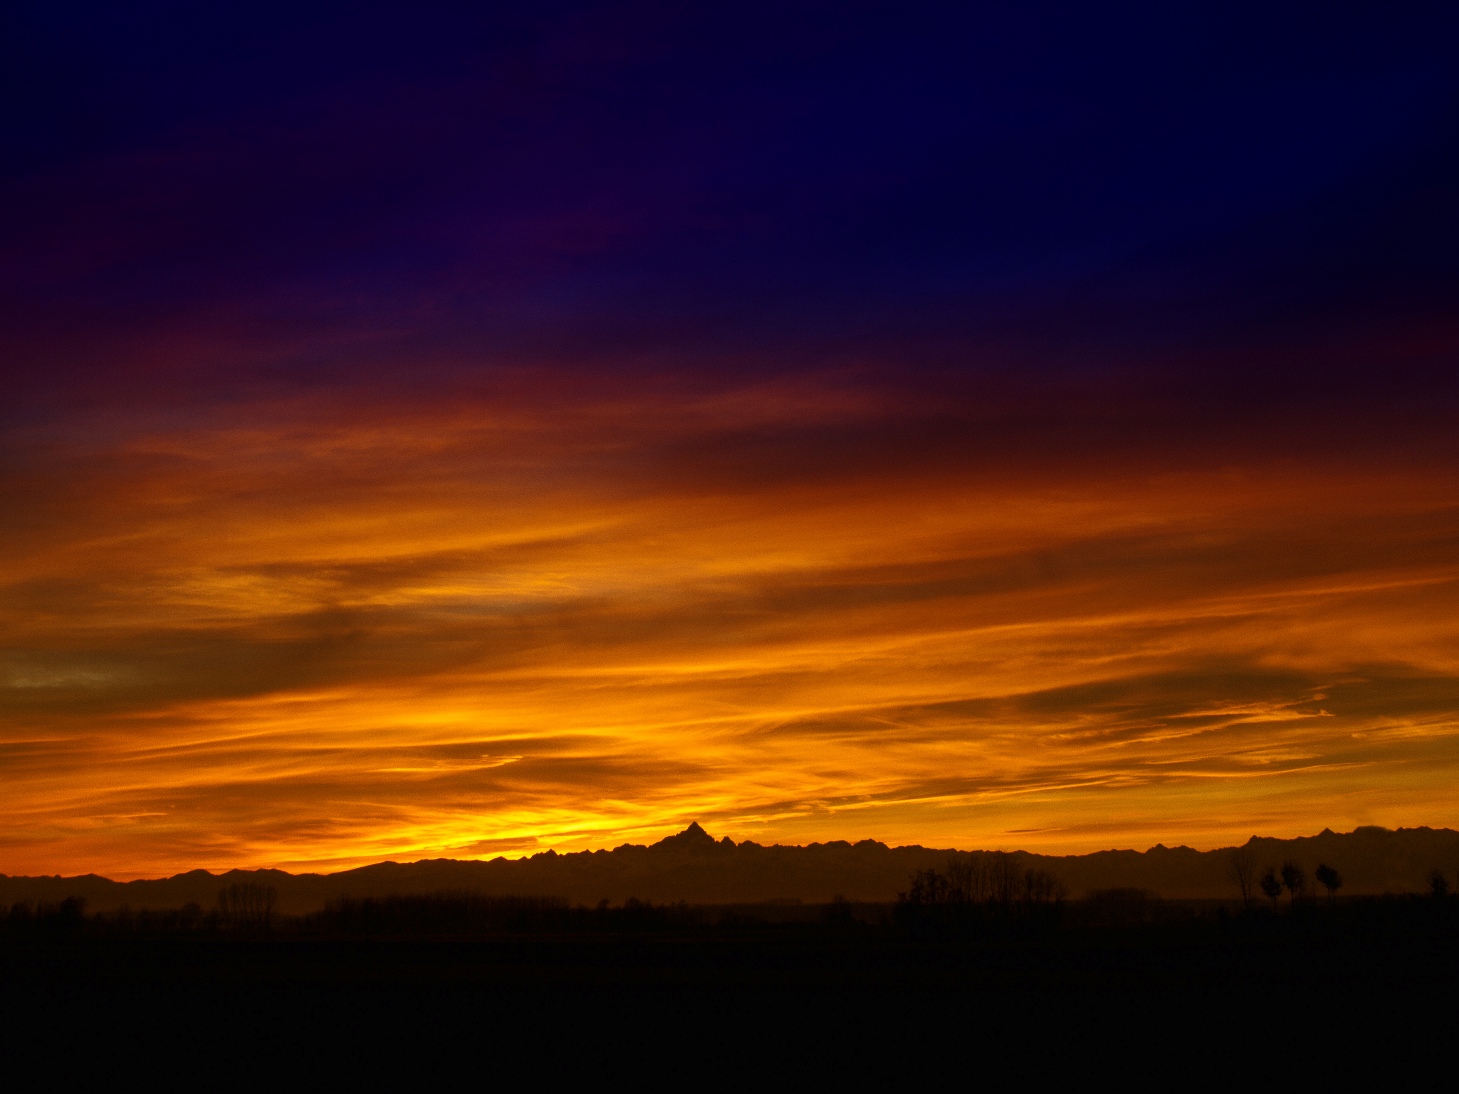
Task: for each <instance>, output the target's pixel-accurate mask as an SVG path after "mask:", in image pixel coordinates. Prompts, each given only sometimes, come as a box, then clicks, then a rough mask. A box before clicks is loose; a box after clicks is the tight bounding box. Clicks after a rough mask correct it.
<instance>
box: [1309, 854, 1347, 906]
mask: <svg viewBox="0 0 1459 1094" xmlns="http://www.w3.org/2000/svg"><path fill="white" fill-rule="evenodd" d="M1313 874H1314V876H1316V878H1317V883H1318V884H1319V885H1321V886H1322V887H1323V888H1324V889H1326V890H1327V904H1328V907H1331V906H1332V905H1333V904H1335V903H1337V891H1338V890H1339V889H1341V888H1342V875H1341V874H1340V873H1338V872H1337V871H1336V870H1334V869H1333V868H1332V867H1331V866H1329V865H1328V864H1327V863H1325V862H1321V863H1318V865H1317V869H1316V870H1314V871H1313Z"/></svg>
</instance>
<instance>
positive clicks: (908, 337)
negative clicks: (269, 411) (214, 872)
mask: <svg viewBox="0 0 1459 1094" xmlns="http://www.w3.org/2000/svg"><path fill="white" fill-rule="evenodd" d="M9 24H10V25H9V27H8V29H7V30H6V32H5V35H4V37H5V39H6V42H7V46H6V54H7V56H6V58H5V64H4V67H5V70H6V72H7V77H6V82H7V88H6V95H7V98H8V99H9V101H10V103H11V106H10V109H9V114H10V117H11V120H12V126H11V130H10V132H11V138H10V140H9V142H8V144H7V148H6V153H5V192H6V201H5V205H6V208H7V209H8V213H7V214H6V217H5V220H6V223H5V236H6V239H7V245H6V251H7V255H8V258H7V261H6V263H5V271H4V273H5V280H6V296H7V299H8V301H9V304H8V305H7V306H6V313H7V314H6V316H5V325H6V329H7V331H8V332H9V334H10V336H11V337H13V338H17V339H18V341H17V343H16V346H15V349H16V351H17V352H13V353H11V354H9V355H8V356H10V357H11V361H12V364H11V366H10V367H12V368H13V367H16V364H17V362H24V364H23V365H20V367H22V368H36V367H40V368H53V367H55V365H56V364H57V363H59V362H60V361H64V362H66V364H67V365H69V364H72V363H74V364H78V365H83V366H87V367H89V368H96V367H101V368H103V370H105V366H104V365H102V364H101V363H100V362H99V361H98V360H97V357H98V355H103V356H105V355H108V354H110V355H112V356H114V355H115V347H116V346H117V345H118V344H120V343H128V342H129V340H130V339H134V338H143V339H147V338H149V337H151V334H152V332H154V331H156V330H157V329H159V328H161V329H172V330H178V329H193V328H204V329H208V330H226V331H232V332H234V333H235V335H236V336H237V337H239V338H242V339H245V340H255V339H260V338H261V339H264V340H265V341H267V342H269V343H270V344H274V343H279V344H283V345H287V346H291V347H293V348H292V349H289V348H286V349H282V350H272V351H270V352H269V353H268V354H267V356H269V357H270V358H272V359H273V360H274V361H275V362H276V363H277V364H278V365H280V366H281V367H283V368H284V369H285V370H286V371H287V370H290V369H297V370H304V371H308V370H310V369H318V368H322V367H325V366H326V365H327V363H328V362H329V361H330V360H331V358H332V357H333V356H335V354H336V353H338V352H339V348H338V347H339V346H340V345H349V346H352V347H355V348H354V349H353V350H352V351H351V352H352V353H353V354H354V355H355V357H356V359H358V356H359V353H358V346H359V344H360V341H361V338H362V337H364V339H365V340H366V341H367V342H368V343H369V344H370V346H371V351H370V353H371V354H372V355H376V354H378V355H379V357H380V360H381V361H382V362H388V361H389V360H391V359H392V357H394V356H395V355H396V354H404V355H407V356H408V355H412V354H414V355H416V356H418V355H419V349H420V346H421V344H422V343H423V342H427V343H429V344H431V345H432V346H435V347H446V348H447V352H448V354H449V355H450V356H452V357H453V358H458V359H465V360H475V361H479V362H481V363H489V362H491V361H493V360H499V359H503V358H516V359H520V358H522V357H524V356H525V357H541V358H545V359H550V360H554V361H561V360H564V359H573V360H580V361H583V362H599V363H602V362H607V361H613V360H626V359H632V358H636V357H639V356H641V355H644V354H647V355H649V356H650V357H652V358H654V359H663V357H664V355H670V356H672V357H676V358H678V359H679V360H681V361H682V362H683V367H692V366H694V365H695V364H696V363H698V364H701V365H702V364H707V363H710V362H718V363H719V367H734V368H740V369H755V370H759V369H770V370H772V371H775V370H781V369H785V368H797V367H803V366H804V365H805V364H806V363H807V362H815V361H825V360H835V359H837V358H843V357H845V356H846V355H848V354H851V355H859V356H862V357H867V356H870V357H873V358H875V359H876V360H877V361H879V362H883V363H887V364H890V365H894V366H897V367H902V368H906V367H911V368H914V369H925V368H929V367H935V368H938V369H943V370H945V369H949V368H951V369H953V370H957V369H967V368H981V369H987V368H999V367H1012V368H1014V369H1017V370H1028V369H1056V370H1065V369H1069V368H1074V369H1076V370H1083V369H1090V368H1095V369H1101V368H1108V367H1112V366H1118V367H1130V366H1132V365H1134V366H1138V367H1141V368H1144V367H1151V368H1154V369H1156V370H1157V371H1159V370H1162V369H1167V368H1187V369H1189V368H1192V367H1196V366H1197V365H1198V364H1200V360H1199V359H1198V358H1199V357H1200V355H1201V354H1204V353H1206V352H1207V351H1209V350H1211V349H1212V348H1213V347H1214V348H1215V349H1216V350H1217V351H1218V352H1224V353H1228V354H1229V353H1234V354H1237V355H1251V354H1257V355H1259V356H1261V357H1263V359H1264V361H1265V362H1266V363H1265V365H1264V367H1266V368H1271V367H1273V364H1272V360H1271V358H1272V354H1273V351H1274V348H1275V349H1276V350H1278V351H1280V353H1288V354H1290V352H1291V351H1292V348H1293V343H1294V342H1295V343H1296V344H1297V345H1298V346H1308V345H1312V346H1316V345H1326V344H1327V343H1329V342H1330V341H1331V340H1332V337H1333V334H1334V331H1335V330H1336V329H1339V328H1340V329H1341V330H1342V331H1343V332H1345V335H1346V336H1348V337H1350V338H1355V339H1357V340H1358V341H1360V342H1362V343H1363V344H1364V345H1367V344H1369V343H1373V342H1374V340H1375V339H1376V341H1377V343H1381V344H1383V345H1384V346H1385V347H1388V348H1387V349H1385V350H1384V351H1383V352H1389V353H1391V352H1394V348H1393V346H1392V342H1393V334H1394V328H1395V325H1397V326H1399V327H1401V328H1402V329H1403V330H1404V331H1411V330H1414V329H1417V328H1422V329H1426V330H1427V329H1430V328H1432V327H1433V326H1434V325H1436V324H1437V325H1439V326H1441V327H1444V326H1447V324H1448V320H1447V312H1448V310H1449V299H1450V294H1451V293H1452V290H1453V287H1454V282H1455V273H1456V255H1459V247H1456V244H1459V223H1456V217H1455V213H1454V196H1455V193H1456V182H1459V146H1456V136H1455V135H1456V133H1459V127H1456V125H1455V120H1456V110H1455V107H1456V102H1459V99H1456V93H1459V66H1455V65H1454V64H1453V45H1454V34H1453V32H1454V30H1455V28H1456V20H1455V18H1454V16H1453V14H1452V9H1448V10H1447V11H1446V10H1445V8H1444V7H1443V6H1439V5H1435V6H1433V7H1431V8H1427V9H1425V8H1412V9H1404V10H1398V9H1394V8H1391V7H1384V8H1373V9H1370V10H1369V11H1367V12H1362V11H1356V10H1353V9H1348V8H1343V9H1335V8H1331V7H1321V6H1315V5H1314V6H1310V7H1300V8H1297V7H1289V8H1285V9H1278V10H1274V9H1272V8H1271V7H1268V6H1261V7H1255V6H1254V7H1251V8H1247V9H1239V8H1237V7H1235V6H1232V5H1226V4H1223V5H1208V6H1189V5H1179V6H1170V5H1148V6H1144V7H1125V8H1119V9H1115V8H1107V9H1099V10H1096V9H1091V8H1088V7H1087V6H1081V5H1062V6H1061V5H1032V4H1006V5H995V4H983V5H950V4H949V5H909V4H894V5H892V4H884V5H878V4H859V5H846V4H835V5H833V4H788V5H787V4H774V5H761V6H756V5H733V6H720V5H714V6H708V5H705V6H694V5H687V6H686V5H675V4H615V5H570V4H559V5H549V4H520V5H509V4H491V5H477V4H460V5H439V4H438V5H408V6H407V5H399V6H386V5H374V6H361V5H340V6H338V7H333V8H329V7H325V6H319V5H313V6H311V5H304V6H303V7H302V8H301V7H300V6H298V5H280V6H275V7H270V6H267V5H258V4H249V5H237V6H229V5H206V6H203V7H199V6H197V5H182V4H176V5H173V4H150V5H149V4H144V5H126V6H118V5H99V6H96V5H33V6H32V7H31V8H30V9H29V10H24V9H18V8H12V13H11V15H10V17H9ZM362 332H363V334H362ZM1400 340H1402V339H1400ZM1430 340H1431V339H1430ZM1426 344H1427V343H1426ZM391 346H394V347H396V349H393V350H392V349H390V348H389V347H391ZM1324 352H1325V353H1328V354H1329V356H1330V355H1331V349H1330V347H1329V348H1328V349H1325V350H1320V351H1319V355H1321V353H1324ZM1398 352H1400V354H1407V355H1409V356H1410V357H1411V356H1412V351H1411V348H1410V349H1404V350H1400V351H1398ZM1193 354H1194V356H1193ZM1292 360H1293V361H1295V362H1296V364H1293V365H1292V367H1294V368H1295V367H1299V366H1300V368H1301V370H1302V371H1304V372H1305V370H1306V369H1307V368H1308V367H1310V366H1311V362H1310V361H1308V362H1306V363H1303V361H1304V354H1303V353H1302V352H1300V351H1299V352H1297V353H1296V355H1295V357H1294V358H1292ZM729 361H733V362H735V364H734V365H733V366H728V365H726V362H729ZM1234 363H1235V359H1234V358H1230V357H1227V358H1226V359H1225V364H1224V366H1221V367H1231V366H1233V365H1234ZM1334 363H1336V362H1334ZM1390 363H1396V362H1390ZM1409 364H1410V365H1412V364H1413V362H1412V361H1409ZM63 367H66V366H63ZM1344 367H1347V368H1359V369H1361V368H1362V367H1364V362H1363V361H1362V360H1361V358H1360V359H1358V360H1347V361H1345V362H1344Z"/></svg>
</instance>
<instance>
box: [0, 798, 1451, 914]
mask: <svg viewBox="0 0 1459 1094" xmlns="http://www.w3.org/2000/svg"><path fill="white" fill-rule="evenodd" d="M1241 846H1242V847H1243V848H1247V849H1249V851H1250V857H1251V859H1252V861H1253V863H1254V864H1255V866H1256V868H1257V870H1258V871H1259V870H1260V869H1262V868H1263V867H1265V866H1268V865H1270V866H1279V865H1280V864H1281V863H1282V862H1283V861H1286V860H1287V859H1291V860H1292V861H1295V862H1297V863H1298V864H1299V865H1301V866H1302V867H1304V868H1305V869H1306V871H1307V873H1308V875H1309V877H1310V876H1311V874H1312V871H1313V870H1314V868H1315V867H1316V865H1317V864H1318V862H1326V863H1328V864H1330V865H1332V866H1334V867H1336V868H1337V869H1338V871H1339V872H1341V873H1342V874H1343V876H1344V879H1345V884H1344V887H1343V889H1342V892H1343V893H1344V894H1353V895H1357V894H1377V893H1384V892H1415V891H1419V890H1421V889H1423V888H1424V886H1425V884H1426V879H1427V876H1428V874H1429V872H1430V871H1432V870H1434V869H1441V870H1443V871H1444V872H1445V873H1446V874H1450V873H1454V872H1455V870H1456V869H1459V832H1455V831H1454V830H1452V829H1448V828H1437V829H1436V828H1430V827H1427V826H1423V827H1416V828H1398V829H1386V828H1379V827H1376V826H1372V825H1366V826H1360V827H1358V828H1355V829H1354V830H1353V831H1352V832H1348V833H1336V832H1333V831H1332V830H1331V829H1327V828H1324V829H1323V830H1322V831H1321V832H1319V833H1318V834H1317V835H1315V836H1298V837H1295V838H1292V839H1276V838H1273V837H1260V836H1252V837H1251V838H1250V839H1249V840H1248V841H1247V842H1246V843H1245V844H1242V845H1241ZM1233 850H1234V848H1231V847H1223V848H1216V849H1214V850H1211V851H1197V850H1195V849H1193V848H1190V847H1186V846H1183V845H1181V846H1176V847H1166V846H1165V845H1164V844H1161V843H1157V844H1156V845H1155V846H1153V847H1151V848H1149V849H1148V850H1146V851H1135V850H1132V849H1123V850H1105V851H1094V852H1090V853H1088V854H1084V855H1039V854H1034V853H1032V852H1028V851H1011V852H1007V854H1008V855H1009V856H1010V857H1011V858H1013V859H1014V860H1015V863H1016V864H1017V866H1018V868H1019V869H1020V870H1026V869H1027V870H1043V871H1045V872H1047V873H1049V874H1052V875H1053V876H1054V877H1056V878H1057V879H1058V880H1059V881H1061V882H1062V883H1063V884H1064V886H1065V888H1066V889H1067V891H1068V892H1069V895H1070V896H1072V897H1076V898H1077V897H1080V896H1083V895H1086V894H1088V893H1090V892H1093V891H1097V890H1101V889H1116V888H1129V889H1144V890H1147V891H1150V892H1154V893H1157V894H1159V895H1161V896H1164V897H1167V898H1173V899H1176V898H1184V899H1191V898H1205V899H1212V898H1225V899H1234V898H1235V897H1236V896H1237V892H1236V887H1235V884H1234V882H1233V881H1231V879H1230V876H1229V862H1230V855H1231V852H1232V851H1233ZM987 853H988V852H967V851H957V850H953V849H945V848H928V847H922V846H920V845H911V846H901V847H892V846H889V845H887V844H885V843H881V842H880V841H877V840H870V839H865V840H861V841H859V842H857V843H854V844H853V843H850V842H848V841H846V840H831V841H828V842H825V843H811V844H806V845H803V846H802V845H785V844H771V845H762V844H759V843H755V842H754V841H752V840H745V841H743V842H741V843H738V844H737V843H735V842H734V841H733V840H731V839H730V838H729V837H728V836H725V837H723V838H722V839H719V840H716V839H715V838H714V837H713V836H711V835H710V834H709V833H708V832H707V831H705V829H704V828H703V827H702V826H701V825H699V823H698V822H697V821H696V822H694V823H692V824H691V825H690V826H689V827H688V828H686V829H684V831H682V832H678V833H675V834H674V835H671V836H666V837H665V838H663V839H661V840H659V841H658V842H657V843H653V844H648V845H644V844H631V843H625V844H620V845H619V846H618V847H615V848H613V849H612V850H602V849H600V850H596V851H574V852H569V853H566V854H562V853H559V852H557V851H554V850H548V851H542V852H539V853H537V854H535V855H531V856H529V857H526V858H521V859H506V858H501V857H498V858H495V859H485V860H483V859H448V858H438V859H419V860H416V861H414V862H396V861H393V860H387V861H384V862H377V863H371V864H369V865H367V866H360V867H355V868H353V869H350V870H342V871H338V872H336V873H330V874H320V873H302V874H291V873H288V872H287V871H284V870H276V869H259V870H236V869H235V870H228V871H224V872H222V873H218V874H214V873H212V872H210V871H207V870H201V869H195V870H189V871H186V872H183V873H180V874H175V875H173V876H171V877H167V878H150V879H140V880H136V881H125V882H121V881H113V880H111V879H109V878H106V877H104V876H102V875H99V874H95V873H91V874H83V875H78V876H75V877H69V878H68V877H62V876H60V875H54V876H45V875H42V876H33V877H25V876H15V877H11V876H8V875H4V874H0V907H5V906H8V905H10V904H13V903H17V902H20V901H27V900H29V901H58V900H62V899H65V898H66V897H68V896H82V897H85V898H86V900H87V902H88V906H89V907H91V908H92V909H93V910H98V911H109V910H115V909H117V908H121V907H132V908H138V909H140V908H176V907H181V906H182V905H184V904H186V903H189V902H196V903H198V904H201V905H204V906H211V905H212V904H213V903H214V902H215V901H216V900H217V895H218V892H219V890H220V889H221V888H224V887H226V886H228V885H232V884H236V883H258V884H265V885H270V886H272V887H273V888H274V889H275V890H276V892H277V894H278V906H279V910H280V911H282V912H285V913H291V914H298V913H303V912H307V911H312V910H315V909H317V908H320V907H322V906H323V905H324V904H325V903H327V902H328V901H330V900H334V899H338V898H339V897H343V896H352V897H367V896H384V895H388V894H392V893H400V894H405V893H423V892H438V891H443V890H454V891H470V892H480V893H483V894H486V895H493V896H507V895H530V896H548V897H559V898H563V899H566V900H569V901H571V902H574V903H580V904H596V903H598V902H599V901H600V900H608V901H610V902H612V903H621V902H622V901H624V900H627V899H629V898H637V899H640V900H650V901H655V902H674V901H686V902H689V903H699V904H733V903H762V902H771V901H804V902H808V903H810V902H824V901H829V900H831V899H832V898H833V897H834V896H845V897H846V898H847V899H850V900H856V901H868V902H881V901H891V900H895V899H896V897H897V894H898V893H899V892H901V891H903V890H905V889H906V888H907V886H908V882H909V880H910V878H911V876H912V875H913V874H914V873H916V872H917V871H919V870H927V869H940V868H942V867H943V866H944V865H945V864H946V863H947V862H948V860H949V859H950V858H951V857H952V856H954V855H967V854H987Z"/></svg>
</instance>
